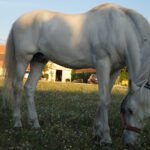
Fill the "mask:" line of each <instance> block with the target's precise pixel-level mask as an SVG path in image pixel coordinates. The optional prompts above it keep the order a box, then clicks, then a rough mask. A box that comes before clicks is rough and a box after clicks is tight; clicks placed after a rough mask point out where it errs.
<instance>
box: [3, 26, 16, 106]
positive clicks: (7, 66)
mask: <svg viewBox="0 0 150 150" xmlns="http://www.w3.org/2000/svg"><path fill="white" fill-rule="evenodd" d="M15 66H16V59H15V44H14V36H13V28H12V29H11V31H10V33H9V36H8V39H7V44H6V49H5V59H4V66H3V71H4V77H5V79H4V90H3V102H4V105H5V103H6V102H5V101H6V99H8V98H9V99H10V98H12V96H13V80H14V78H15V74H16V73H15V68H16V67H15Z"/></svg>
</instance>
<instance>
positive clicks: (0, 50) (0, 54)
mask: <svg viewBox="0 0 150 150" xmlns="http://www.w3.org/2000/svg"><path fill="white" fill-rule="evenodd" d="M4 54H5V45H2V44H1V45H0V76H2V75H3V64H4Z"/></svg>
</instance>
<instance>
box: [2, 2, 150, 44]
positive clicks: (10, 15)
mask: <svg viewBox="0 0 150 150" xmlns="http://www.w3.org/2000/svg"><path fill="white" fill-rule="evenodd" d="M108 2H109V3H115V4H119V5H122V6H124V7H127V8H131V9H134V10H136V11H137V12H139V13H140V14H142V15H143V16H144V17H145V18H146V19H147V20H148V21H149V22H150V0H140V1H137V0H109V1H106V0H0V43H5V41H6V39H7V36H8V33H9V31H10V28H11V26H12V24H13V22H14V21H15V20H16V19H17V18H18V17H19V16H21V15H22V14H24V13H26V12H30V11H32V10H38V9H44V10H45V9H46V10H51V11H58V12H62V13H69V14H76V13H77V14H78V13H83V12H86V11H88V10H90V9H92V8H93V7H95V6H97V5H100V4H103V3H108Z"/></svg>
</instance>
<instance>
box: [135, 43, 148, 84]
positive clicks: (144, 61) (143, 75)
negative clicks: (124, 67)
mask: <svg viewBox="0 0 150 150" xmlns="http://www.w3.org/2000/svg"><path fill="white" fill-rule="evenodd" d="M140 61H141V63H140V69H139V73H138V76H137V78H136V80H135V82H136V83H137V84H138V85H141V84H143V83H145V82H148V81H149V83H150V41H149V40H148V41H146V42H145V43H144V45H143V47H142V50H141V59H140Z"/></svg>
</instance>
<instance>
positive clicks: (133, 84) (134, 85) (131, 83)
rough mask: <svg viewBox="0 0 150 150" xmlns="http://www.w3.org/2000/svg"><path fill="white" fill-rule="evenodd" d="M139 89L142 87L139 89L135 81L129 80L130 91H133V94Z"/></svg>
mask: <svg viewBox="0 0 150 150" xmlns="http://www.w3.org/2000/svg"><path fill="white" fill-rule="evenodd" d="M139 88H140V87H138V86H137V85H136V84H135V83H134V82H133V81H131V80H129V89H130V90H131V92H135V91H137V90H138V89H139Z"/></svg>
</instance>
